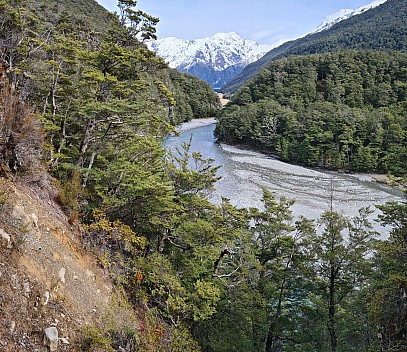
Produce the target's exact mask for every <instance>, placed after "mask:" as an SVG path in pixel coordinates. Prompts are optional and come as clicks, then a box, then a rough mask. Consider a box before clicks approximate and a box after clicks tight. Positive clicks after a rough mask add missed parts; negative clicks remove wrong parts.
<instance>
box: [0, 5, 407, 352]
mask: <svg viewBox="0 0 407 352" xmlns="http://www.w3.org/2000/svg"><path fill="white" fill-rule="evenodd" d="M82 3H87V5H88V6H92V4H93V5H96V3H95V2H94V1H91V0H89V1H85V0H82ZM36 4H37V2H29V1H25V0H19V1H12V2H11V1H6V0H0V19H1V21H0V22H1V26H0V41H1V47H0V60H1V63H0V87H1V97H0V171H1V174H2V177H8V178H10V179H16V180H20V182H27V183H28V184H30V183H36V184H40V183H41V182H44V181H43V180H44V177H41V175H43V174H44V173H45V172H49V173H50V174H51V175H52V176H53V179H54V180H55V183H56V185H57V187H58V196H57V197H56V199H57V201H58V202H59V203H60V204H61V206H62V207H63V209H64V210H65V211H66V212H67V213H68V214H69V215H70V219H69V221H70V222H72V223H75V224H77V225H78V226H80V227H81V228H82V241H83V245H84V247H85V248H87V249H88V250H92V251H94V252H95V253H96V254H97V255H98V258H99V263H100V265H102V266H103V267H104V268H105V269H106V270H108V271H109V273H110V275H111V276H112V278H113V280H114V282H115V285H116V286H117V290H118V291H120V292H123V293H124V294H125V296H126V301H127V303H126V304H127V306H132V307H133V308H134V309H135V311H136V312H137V314H138V317H139V321H138V322H137V324H134V325H129V324H127V323H128V322H127V321H126V319H125V318H123V321H115V322H114V324H103V323H101V324H100V325H97V326H88V327H84V329H83V336H82V340H81V341H80V344H81V350H82V351H123V350H125V351H168V352H169V351H171V352H177V351H183V352H187V351H191V352H192V351H207V352H222V351H225V352H226V351H230V352H231V351H239V352H259V351H265V352H272V351H274V352H277V351H288V352H290V351H293V352H294V351H298V352H299V351H304V350H307V351H315V352H323V351H331V352H336V351H404V350H405V346H406V344H407V340H406V336H407V330H406V329H407V295H406V290H407V275H406V271H405V266H406V265H407V258H406V248H407V240H406V239H407V235H406V231H407V230H406V229H407V219H406V214H407V202H402V203H389V204H386V205H384V206H381V210H382V215H381V217H380V219H379V221H381V222H382V223H383V224H387V225H389V229H391V230H389V231H390V233H389V238H388V239H387V240H384V241H379V240H377V234H376V233H375V232H373V231H372V227H371V224H369V222H368V221H367V215H368V214H369V210H368V209H362V210H361V211H360V214H359V216H357V217H353V218H348V217H346V216H344V215H341V214H337V213H335V212H334V211H333V209H327V211H326V212H325V213H324V214H323V215H322V216H321V218H320V219H318V220H308V219H305V218H299V219H293V217H292V215H291V210H290V208H291V206H292V204H293V201H289V200H287V199H285V198H281V199H275V198H274V196H273V194H272V192H270V191H268V190H266V189H264V191H263V205H264V209H263V210H259V209H239V208H236V207H234V206H232V205H231V204H230V202H229V201H228V200H227V199H224V200H223V201H222V203H221V204H219V205H214V204H212V203H210V202H209V200H208V197H207V195H208V192H209V191H210V190H211V189H212V188H213V187H214V183H215V181H216V180H217V179H218V176H217V167H214V166H213V164H212V161H211V160H205V159H203V158H202V156H201V155H200V154H199V153H191V152H190V146H189V145H188V144H185V145H184V146H183V148H180V149H179V150H178V151H174V152H172V153H171V152H166V151H165V150H163V148H162V146H161V144H162V141H163V138H164V137H165V135H166V134H167V133H168V132H170V131H173V125H174V124H177V123H179V122H181V121H184V120H188V119H190V118H192V117H205V116H210V115H211V114H214V113H215V112H216V109H217V107H218V101H217V98H216V96H215V95H214V94H213V93H212V91H211V90H210V88H209V87H208V86H207V85H206V84H204V83H202V82H199V81H198V80H197V79H195V78H193V77H191V76H186V75H183V74H181V73H178V72H176V71H173V70H169V69H168V67H167V65H166V64H165V63H164V62H163V61H162V60H161V59H160V58H157V57H156V56H155V54H154V53H152V52H150V51H148V50H147V49H146V48H145V46H144V45H143V44H142V42H140V40H139V39H137V38H149V37H153V36H155V28H154V26H155V24H156V23H157V21H158V19H156V18H154V17H151V16H150V15H148V14H145V13H144V12H142V11H140V10H138V8H137V7H136V5H137V4H136V2H135V1H133V0H120V1H119V5H120V9H121V11H120V13H119V14H118V15H117V16H114V15H110V17H109V18H110V19H111V22H110V23H111V24H110V26H109V28H107V30H104V31H103V32H100V31H98V29H97V27H96V26H94V25H93V22H92V21H90V20H89V18H88V19H87V17H86V16H84V17H82V16H79V15H77V13H76V12H75V11H76V10H75V11H74V10H73V9H71V7H69V2H65V7H64V9H60V8H59V7H58V8H55V7H52V6H51V7H49V6H48V5H49V4H54V2H47V3H44V4H43V5H44V6H42V7H39V6H36ZM53 9H54V10H53ZM48 11H53V14H54V15H53V16H49V15H48ZM101 15H103V16H104V14H103V13H102V14H101ZM44 16H45V17H44ZM338 60H341V64H343V62H344V61H345V62H348V63H349V69H350V72H351V73H352V75H357V74H358V72H359V71H358V70H357V69H356V68H355V67H356V66H361V65H362V63H364V65H365V66H364V67H365V69H366V70H367V71H368V72H369V76H366V77H367V79H368V80H372V81H373V83H370V81H366V87H364V85H363V84H362V86H360V84H359V81H357V80H356V79H355V80H353V79H350V78H349V75H347V74H346V72H344V73H342V72H343V71H342V70H341V69H339V68H338V67H337V68H335V63H336V66H338V65H337V62H338ZM370 60H376V61H375V62H374V61H372V63H371V64H369V62H370ZM320 62H325V63H326V65H325V66H324V69H323V70H322V71H321V72H317V71H315V68H316V67H320V66H318V65H319V64H318V63H320ZM386 62H387V64H386ZM276 65H277V66H276V68H278V67H279V69H278V70H276V72H275V75H274V73H273V72H272V70H271V69H268V71H264V76H262V77H263V78H261V79H264V80H274V77H275V79H276V82H277V83H278V84H277V83H276V84H275V85H265V86H264V88H265V90H264V89H263V88H261V89H258V90H256V91H255V86H254V85H253V87H247V88H245V90H244V91H242V92H241V93H240V94H239V95H238V96H237V100H236V102H235V103H234V104H233V105H232V106H231V107H230V108H228V109H227V110H225V111H226V115H225V116H226V117H224V118H222V120H221V122H220V126H221V127H220V128H224V126H226V125H225V122H226V121H228V120H229V121H230V120H231V119H232V118H235V117H233V113H234V112H237V111H239V109H241V111H242V112H243V111H244V114H245V115H244V116H245V117H247V115H246V113H247V112H248V111H249V109H253V110H254V111H257V110H258V111H260V110H261V109H264V111H267V116H268V117H270V119H268V120H267V125H266V124H264V126H265V127H264V128H265V129H264V131H265V132H267V133H266V134H263V135H262V136H263V138H264V145H265V146H268V145H273V146H274V145H277V144H272V143H275V139H276V138H277V137H278V134H277V133H276V130H275V129H274V127H276V128H278V129H279V130H278V132H279V131H280V130H282V129H283V128H284V126H283V124H282V122H281V121H284V124H286V125H287V126H288V125H289V124H291V123H297V124H299V123H303V122H304V121H306V120H307V117H308V115H306V114H305V113H304V115H303V117H302V119H296V116H297V115H298V116H299V113H297V111H299V110H296V109H297V107H304V108H306V109H305V110H304V111H305V112H306V113H308V114H310V115H313V113H314V112H318V111H320V112H319V114H320V115H322V114H323V113H324V114H325V112H326V110H327V109H331V110H332V114H331V117H332V116H334V114H336V113H337V112H338V111H340V112H341V113H342V114H343V119H342V120H339V121H340V126H338V131H339V130H340V128H342V125H344V126H345V127H346V126H348V129H349V131H348V132H349V134H352V133H354V134H355V135H354V136H353V137H352V138H354V139H355V140H354V141H353V140H351V139H350V137H348V135H346V136H345V137H343V138H342V137H341V138H342V139H339V140H338V139H336V140H334V141H333V142H332V141H331V139H332V138H333V137H331V134H332V135H333V134H334V132H331V134H329V132H326V131H325V130H324V127H325V126H324V125H323V124H322V126H321V125H320V124H319V123H318V122H319V120H315V121H311V123H310V126H311V127H312V128H315V129H317V131H318V132H317V133H318V138H320V136H319V135H320V134H321V135H325V134H326V136H325V137H324V138H325V139H324V141H326V142H325V143H326V144H323V145H324V146H325V147H326V149H324V153H325V154H324V161H325V160H328V159H329V158H330V160H332V165H333V166H335V164H334V160H337V159H336V158H339V157H341V158H342V155H344V158H345V160H344V162H346V157H347V156H349V158H350V159H349V163H354V164H355V165H356V162H355V159H354V155H357V153H362V151H364V150H366V153H368V155H369V156H370V155H374V156H376V154H374V153H376V152H377V148H379V146H380V147H382V146H383V145H384V143H386V148H388V149H386V151H388V153H387V154H386V156H382V155H378V156H377V158H379V157H380V159H381V164H380V167H385V165H386V163H385V162H384V160H382V159H383V158H387V159H386V160H387V163H388V165H395V166H397V165H398V167H399V168H401V169H405V164H404V166H403V164H401V162H402V160H401V161H397V160H398V159H397V158H398V157H402V156H400V155H401V154H398V152H397V150H396V148H397V146H398V147H399V148H405V138H406V137H405V131H406V128H405V127H406V126H405V108H406V105H405V102H403V100H405V94H406V88H405V74H406V71H405V57H404V56H403V55H400V54H394V55H385V54H379V53H365V52H355V53H350V54H344V53H341V54H337V56H335V55H332V56H314V57H310V58H297V59H295V60H293V61H291V60H285V61H281V62H279V63H277V64H276ZM278 65H280V66H278ZM403 65H404V66H403ZM403 67H404V70H402V68H403ZM288 68H289V69H290V71H288ZM376 68H377V70H376ZM335 70H336V71H338V74H342V76H340V75H339V76H337V75H336V71H335ZM291 73H293V76H290V74H291ZM333 73H335V75H334V74H333ZM318 77H320V79H319V80H318V79H317V78H318ZM389 77H390V78H389ZM259 79H260V78H259ZM335 80H337V82H335ZM285 82H289V83H290V84H288V83H287V84H285ZM336 83H338V84H336ZM348 85H351V86H352V85H356V86H357V87H356V88H358V89H359V90H361V91H359V90H358V89H356V90H355V91H354V94H353V95H352V96H350V94H348V93H349V92H348V91H347V89H351V90H352V92H353V88H354V87H353V86H352V87H351V88H349V87H348ZM340 86H341V87H342V88H341V87H340ZM367 87H370V90H369V89H367ZM373 87H374V89H379V91H378V90H374V91H371V90H372V89H373ZM252 88H253V91H252ZM268 90H269V91H268ZM293 92H295V94H294V95H293ZM384 93H385V94H384ZM271 95H273V96H275V98H274V99H273V100H272V99H270V97H271ZM351 99H352V100H351ZM258 104H259V105H258ZM262 104H263V105H262ZM369 104H371V105H372V107H373V106H374V107H377V109H375V110H372V109H369V108H368V107H367V106H368V105H369ZM389 104H390V105H389ZM269 105H270V106H271V107H272V108H271V109H270V108H269ZM337 106H339V108H337ZM307 109H309V110H307ZM318 109H319V110H318ZM246 110H247V111H246ZM250 111H251V110H250ZM311 112H312V114H311ZM403 113H404V115H403ZM229 114H230V117H229V116H228V115H229ZM259 114H260V112H259ZM354 115H355V116H354ZM253 116H255V115H253ZM403 116H404V120H403V119H401V117H403ZM281 117H284V119H285V120H281ZM368 117H369V118H371V119H376V120H375V121H378V123H379V122H380V125H375V130H380V131H381V132H380V138H381V139H380V140H374V141H373V139H372V141H370V140H369V139H368V138H371V137H372V138H373V137H374V136H376V131H371V130H367V129H366V130H363V132H360V126H363V127H364V128H365V127H366V128H367V127H369V126H371V125H367V124H366V121H365V119H366V118H368ZM250 118H251V119H252V117H250ZM348 119H350V120H349V121H358V124H359V125H357V126H356V127H357V129H356V130H355V131H354V130H353V128H354V126H353V125H352V123H351V122H349V121H348ZM353 119H355V120H353ZM400 119H401V121H400ZM242 121H243V120H242ZM323 121H324V120H321V122H323ZM335 121H336V120H335V119H333V118H332V119H331V120H329V121H328V120H327V122H326V124H328V122H329V123H334V122H335ZM251 123H253V127H255V126H256V124H258V121H257V117H256V116H255V117H254V118H253V120H252V122H251ZM402 123H404V125H403V124H402ZM257 126H258V127H260V128H263V124H260V125H257ZM310 126H308V127H306V128H305V127H304V130H303V131H301V130H300V128H299V125H297V127H296V129H297V132H298V133H303V134H305V133H311V134H313V133H314V131H312V130H311V127H310ZM233 127H234V128H235V126H233ZM251 127H252V126H251V125H249V126H246V127H245V129H246V130H247V131H249V132H250V131H251ZM345 127H344V128H345ZM308 130H309V131H308ZM345 130H346V128H345ZM224 131H225V133H226V130H224ZM241 131H242V132H241V133H243V132H244V130H243V129H242V130H241ZM292 132H293V129H290V133H292ZM335 133H336V132H335ZM403 133H404V135H403ZM283 137H284V136H283ZM286 137H287V141H286V143H288V142H290V143H294V140H295V138H294V137H292V139H289V138H291V135H287V136H286ZM337 137H338V136H337ZM278 138H279V137H278ZM321 138H322V139H323V136H322V137H321ZM377 138H379V137H377ZM391 138H393V139H391ZM402 138H404V140H403V141H404V142H403V143H404V144H400V141H402ZM318 141H319V140H318ZM341 141H344V142H341ZM345 142H346V143H347V144H348V146H349V148H348V149H347V150H346V149H345V148H344V145H345V144H346V143H345ZM330 143H334V146H335V147H336V148H337V146H338V145H339V146H340V150H339V151H338V153H339V152H340V153H342V154H340V153H339V154H340V156H337V155H336V154H334V153H333V152H332V153H331V152H329V151H330V150H331V149H330V147H329V146H331V144H330ZM338 143H339V144H338ZM351 143H352V148H351ZM361 143H363V148H362V145H361ZM373 143H375V144H373ZM365 144H366V145H365ZM281 145H284V143H283V144H281ZM287 148H288V147H287ZM290 148H291V150H295V146H291V147H290ZM310 149H312V148H310ZM282 150H283V149H282ZM284 150H290V149H284ZM313 153H314V154H315V153H316V152H315V151H314V150H313V149H312V150H310V152H309V155H310V156H312V157H313V158H316V159H317V160H318V161H319V160H320V154H315V155H314V154H313ZM346 153H348V154H346ZM369 153H370V154H369ZM391 153H393V154H391ZM404 153H405V149H404ZM389 155H390V156H391V155H392V158H394V161H393V160H392V161H391V162H390V156H389ZM404 155H405V154H404ZM351 157H352V158H351ZM312 160H314V159H312ZM356 160H357V159H356ZM360 160H361V161H359V162H360V163H362V161H364V160H365V159H364V158H363V156H360ZM374 161H375V162H376V159H375V160H374ZM335 162H336V161H335ZM398 163H399V164H398ZM369 165H370V164H369ZM340 166H341V167H345V166H342V165H340ZM395 166H391V167H395ZM376 167H378V166H376V164H375V166H374V168H376ZM389 167H390V166H387V168H389ZM393 171H394V172H399V171H397V170H393ZM401 173H403V172H401ZM121 304H124V303H121ZM124 306H126V305H124ZM107 318H109V317H107ZM110 320H111V319H110ZM106 321H109V319H107V320H106Z"/></svg>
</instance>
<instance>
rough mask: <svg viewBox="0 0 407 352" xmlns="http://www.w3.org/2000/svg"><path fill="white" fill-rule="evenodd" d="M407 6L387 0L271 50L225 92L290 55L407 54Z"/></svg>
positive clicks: (245, 70) (237, 86)
mask: <svg viewBox="0 0 407 352" xmlns="http://www.w3.org/2000/svg"><path fill="white" fill-rule="evenodd" d="M406 18H407V3H406V1H405V0H387V1H386V2H385V3H384V4H382V5H380V6H378V7H375V8H373V9H370V10H368V11H366V12H364V13H362V14H360V15H357V16H353V17H351V18H349V19H346V20H344V21H341V22H340V23H338V24H336V25H334V26H332V27H331V28H329V29H327V30H324V31H322V32H319V33H315V34H310V35H307V36H305V37H303V38H299V39H296V40H293V41H290V42H287V43H284V44H283V45H281V46H279V47H277V48H275V49H273V50H271V51H269V52H268V53H267V54H266V55H264V56H263V57H262V58H261V59H260V60H258V61H256V62H254V63H252V64H250V65H248V66H247V67H246V68H245V69H244V70H243V72H242V73H241V74H239V75H238V76H236V77H235V78H234V79H233V80H231V81H230V82H229V83H227V84H226V85H225V86H224V87H223V88H222V91H223V92H235V91H236V90H237V89H238V88H239V87H241V86H242V85H243V84H244V83H245V82H247V81H248V80H249V79H250V78H252V77H253V76H254V75H255V74H256V73H258V72H259V71H260V70H261V69H262V68H264V67H266V66H267V65H268V64H269V63H270V62H271V61H273V60H277V59H279V58H282V57H287V56H290V55H307V54H316V53H326V52H334V51H340V50H380V51H388V52H389V51H392V50H397V51H404V52H405V51H407V20H406Z"/></svg>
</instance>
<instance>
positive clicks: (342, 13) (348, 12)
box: [309, 0, 387, 34]
mask: <svg viewBox="0 0 407 352" xmlns="http://www.w3.org/2000/svg"><path fill="white" fill-rule="evenodd" d="M386 1H387V0H375V1H373V2H371V3H370V4H368V5H365V6H362V7H359V8H357V9H356V10H352V9H342V10H339V11H338V12H336V13H334V14H332V15H329V16H327V17H326V18H325V19H324V20H323V21H322V23H321V24H320V25H319V26H318V27H317V28H316V29H315V30H313V31H312V32H311V33H309V34H312V33H318V32H321V31H323V30H325V29H328V28H331V27H332V26H333V25H335V24H337V23H339V22H341V21H343V20H346V19H348V18H349V17H352V16H356V15H359V14H361V13H363V12H365V11H367V10H370V9H373V8H374V7H377V6H379V5H381V4H383V3H385V2H386Z"/></svg>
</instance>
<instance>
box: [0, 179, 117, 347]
mask: <svg viewBox="0 0 407 352" xmlns="http://www.w3.org/2000/svg"><path fill="white" fill-rule="evenodd" d="M0 195H1V197H0V198H1V202H0V204H1V209H0V350H1V351H19V352H22V351H30V352H33V351H43V350H49V349H48V348H47V347H44V346H43V336H44V330H45V329H46V328H49V327H56V328H57V330H58V332H59V340H58V342H59V347H58V351H78V350H79V345H78V343H79V342H78V339H79V337H80V336H81V333H82V329H83V327H84V326H86V325H87V324H97V322H98V321H99V320H100V319H102V317H103V316H104V314H105V309H106V307H107V306H108V304H109V301H110V299H111V287H112V286H111V283H110V280H109V278H108V277H107V275H106V274H105V273H104V272H103V270H102V269H101V268H100V266H98V265H97V260H96V258H95V257H93V256H92V255H89V254H88V253H86V251H85V250H84V249H83V247H82V246H81V244H80V240H79V239H80V235H81V231H80V229H79V227H78V225H75V224H70V223H69V222H68V220H69V219H68V218H67V216H66V215H65V214H64V213H63V212H62V211H61V208H60V207H59V205H58V204H57V203H56V202H55V201H54V197H55V192H54V191H53V190H52V188H50V187H49V186H46V187H44V185H43V187H39V186H38V185H36V184H34V183H32V184H26V183H25V182H17V183H13V182H11V181H10V180H7V179H4V178H0ZM51 350H52V349H51Z"/></svg>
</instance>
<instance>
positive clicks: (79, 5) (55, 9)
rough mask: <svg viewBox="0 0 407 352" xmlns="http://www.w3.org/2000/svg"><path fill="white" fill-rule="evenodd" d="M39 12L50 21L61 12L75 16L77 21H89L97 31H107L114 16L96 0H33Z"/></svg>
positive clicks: (56, 17) (55, 18)
mask: <svg viewBox="0 0 407 352" xmlns="http://www.w3.org/2000/svg"><path fill="white" fill-rule="evenodd" d="M32 3H33V5H35V7H36V9H37V11H38V13H40V14H41V15H45V18H47V19H48V20H49V21H51V22H53V21H55V20H57V19H58V18H59V17H60V15H61V13H65V14H66V16H68V17H71V18H75V19H76V21H82V23H89V24H90V25H91V26H92V27H93V28H94V29H95V30H96V31H97V32H100V33H106V31H107V30H108V28H109V24H111V23H112V22H113V17H112V16H111V14H110V13H109V11H108V10H106V9H105V8H104V7H103V6H101V5H100V4H99V3H98V2H97V1H96V0H64V1H61V0H48V1H44V0H33V1H32Z"/></svg>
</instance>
